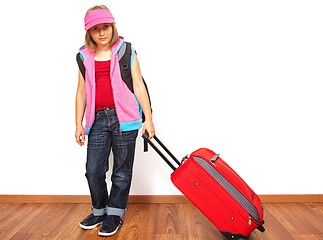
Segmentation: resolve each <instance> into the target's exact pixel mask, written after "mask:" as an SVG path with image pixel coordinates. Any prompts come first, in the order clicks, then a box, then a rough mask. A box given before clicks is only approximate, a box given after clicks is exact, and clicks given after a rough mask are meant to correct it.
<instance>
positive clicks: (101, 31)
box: [90, 23, 112, 46]
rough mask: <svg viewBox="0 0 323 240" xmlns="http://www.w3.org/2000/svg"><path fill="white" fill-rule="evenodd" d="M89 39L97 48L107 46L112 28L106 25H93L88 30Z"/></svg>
mask: <svg viewBox="0 0 323 240" xmlns="http://www.w3.org/2000/svg"><path fill="white" fill-rule="evenodd" d="M90 33H91V37H92V39H93V41H94V42H96V44H97V45H99V46H105V45H108V44H109V43H110V42H111V39H112V26H111V25H110V24H108V23H102V24H98V25H95V26H94V27H92V28H91V29H90Z"/></svg>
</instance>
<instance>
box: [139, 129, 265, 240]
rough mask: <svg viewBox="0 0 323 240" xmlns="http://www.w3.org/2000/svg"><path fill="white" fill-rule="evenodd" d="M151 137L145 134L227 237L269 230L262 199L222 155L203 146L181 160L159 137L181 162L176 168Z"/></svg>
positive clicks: (186, 191) (176, 179)
mask: <svg viewBox="0 0 323 240" xmlns="http://www.w3.org/2000/svg"><path fill="white" fill-rule="evenodd" d="M147 136H148V135H147V133H146V134H144V135H143V137H144V139H145V140H146V141H147V142H148V143H149V144H150V145H151V146H152V147H153V148H154V149H155V150H156V152H157V153H158V154H159V155H160V156H161V157H162V158H163V159H164V160H165V162H166V163H167V164H168V165H169V166H170V167H171V168H172V169H173V170H174V172H173V173H172V175H171V180H172V182H173V184H174V185H175V186H176V187H177V188H178V189H179V190H180V191H181V192H182V193H183V194H184V196H185V197H187V198H188V199H189V200H190V201H191V202H192V203H193V204H194V205H195V206H196V207H197V208H198V209H199V210H200V211H201V212H202V213H203V214H204V215H205V216H206V217H207V218H208V219H209V220H210V221H211V222H212V223H213V224H214V225H215V227H216V228H217V229H218V230H219V231H220V232H221V233H222V234H223V235H224V236H225V237H226V238H227V239H239V238H247V237H248V236H249V235H250V233H251V232H252V231H254V230H255V229H256V228H257V229H258V230H260V231H261V232H264V231H265V228H264V227H263V224H264V220H263V219H264V212H263V208H262V205H261V201H260V198H259V197H258V195H257V194H255V193H254V191H253V190H252V189H251V188H250V187H249V186H248V185H247V184H246V183H245V181H244V180H243V179H242V178H241V177H240V176H239V175H238V174H237V173H236V172H235V171H234V170H233V169H232V168H231V167H230V166H229V165H228V164H227V163H225V162H224V161H223V160H222V159H221V158H220V157H219V154H216V153H215V152H213V151H212V150H210V149H207V148H200V149H198V150H196V151H194V152H193V153H191V154H190V155H188V156H187V157H185V158H183V160H182V162H180V161H178V160H177V159H176V157H175V156H174V155H173V154H172V153H171V152H170V151H169V150H168V149H167V148H166V146H165V145H164V144H163V143H162V142H161V141H160V140H159V139H158V138H157V137H156V136H155V137H154V139H155V141H156V142H157V143H158V144H159V146H160V147H161V148H162V149H163V150H165V152H166V153H167V154H168V155H169V156H170V157H171V158H172V159H173V160H174V161H175V162H176V164H177V165H178V167H177V168H176V167H175V166H174V165H173V164H172V163H171V161H169V159H168V158H167V157H166V156H165V154H164V153H163V152H162V151H161V150H160V149H159V148H158V147H157V146H156V144H155V143H154V142H153V141H151V140H149V139H148V138H147Z"/></svg>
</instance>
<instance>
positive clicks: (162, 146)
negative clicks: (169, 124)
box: [142, 132, 181, 171]
mask: <svg viewBox="0 0 323 240" xmlns="http://www.w3.org/2000/svg"><path fill="white" fill-rule="evenodd" d="M142 137H143V138H144V139H145V141H146V142H148V143H149V145H150V146H152V148H153V149H154V150H155V151H156V152H157V153H158V154H159V156H161V157H162V158H163V159H164V161H165V162H166V163H167V164H168V166H170V167H171V168H172V169H173V170H174V171H175V170H176V169H177V167H175V166H174V164H172V163H171V161H170V160H169V159H168V158H167V157H166V156H165V154H163V153H162V152H161V150H160V149H159V148H158V147H157V146H156V145H155V144H154V143H153V142H152V141H151V140H150V139H149V134H148V133H147V132H145V133H144V134H143V135H142ZM154 139H155V140H156V142H157V143H158V144H159V146H160V147H161V148H162V149H164V150H165V152H166V153H167V154H168V155H169V156H170V157H171V158H172V159H173V160H174V161H175V162H176V164H177V165H178V166H180V165H181V163H180V161H178V159H177V158H176V157H175V156H174V155H173V154H172V153H171V152H170V151H169V150H168V148H167V147H166V146H165V145H164V144H163V143H162V141H160V140H159V138H158V137H157V136H156V135H155V136H154Z"/></svg>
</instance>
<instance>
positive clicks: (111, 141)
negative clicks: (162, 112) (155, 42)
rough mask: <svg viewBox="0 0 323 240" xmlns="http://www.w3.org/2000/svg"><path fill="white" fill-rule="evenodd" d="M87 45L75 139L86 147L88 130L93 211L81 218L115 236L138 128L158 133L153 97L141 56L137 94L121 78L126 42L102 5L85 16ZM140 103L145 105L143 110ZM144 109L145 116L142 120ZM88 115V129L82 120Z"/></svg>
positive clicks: (135, 66) (135, 70)
mask: <svg viewBox="0 0 323 240" xmlns="http://www.w3.org/2000/svg"><path fill="white" fill-rule="evenodd" d="M84 25H85V30H86V35H85V46H83V47H82V48H81V49H80V52H79V53H78V54H77V57H78V58H80V57H81V58H82V60H83V63H84V66H85V69H86V74H85V79H84V78H83V76H82V74H81V73H80V71H79V73H78V86H77V93H76V101H75V102H76V104H75V105H76V106H75V109H76V110H75V113H76V131H75V138H76V142H77V143H78V144H79V145H80V146H83V145H84V143H85V140H86V138H85V135H88V144H87V161H86V174H85V176H86V178H87V181H88V185H89V189H90V193H91V201H92V213H91V214H90V215H89V216H88V217H86V218H85V219H84V220H83V221H81V222H80V227H81V228H83V229H93V228H95V227H96V226H98V225H100V224H102V226H101V228H100V230H99V235H101V236H111V235H113V234H115V233H116V232H117V231H118V229H119V227H120V226H121V225H122V220H121V218H122V217H123V216H124V215H125V212H126V206H127V202H128V196H129V191H130V185H131V179H132V170H133V162H134V155H135V143H136V138H137V135H138V129H139V128H141V127H142V132H143V133H144V132H146V131H147V132H148V134H149V138H152V137H153V136H154V134H155V129H154V124H153V121H152V115H151V108H150V104H149V98H148V94H147V91H146V88H145V86H144V83H143V80H142V77H141V72H140V66H139V62H138V59H137V56H136V55H135V54H134V56H133V60H132V65H131V75H132V79H133V89H134V90H133V93H132V92H131V91H130V90H129V88H127V86H126V85H125V83H124V81H123V80H122V78H121V74H120V66H119V61H118V50H119V49H120V48H121V46H122V45H123V44H125V43H124V40H123V38H122V37H120V36H119V35H118V31H117V28H116V25H115V21H114V17H113V15H112V14H111V12H110V11H109V9H108V8H107V7H106V6H104V5H97V6H94V7H92V8H90V9H89V10H88V11H87V13H86V15H85V18H84ZM140 108H141V109H140ZM141 110H142V111H143V113H144V115H145V122H144V123H143V124H142V119H141ZM84 116H85V119H86V124H85V128H84V127H83V125H82V121H83V117H84ZM111 150H112V152H113V157H114V159H113V167H112V176H111V182H112V186H111V189H110V194H109V193H108V189H107V184H106V172H107V171H108V170H109V166H108V158H109V155H110V152H111Z"/></svg>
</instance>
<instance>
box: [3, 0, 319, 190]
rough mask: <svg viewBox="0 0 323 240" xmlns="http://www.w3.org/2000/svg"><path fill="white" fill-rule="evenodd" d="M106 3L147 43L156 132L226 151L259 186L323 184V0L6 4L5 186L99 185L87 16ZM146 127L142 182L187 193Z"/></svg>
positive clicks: (177, 147) (178, 146)
mask: <svg viewBox="0 0 323 240" xmlns="http://www.w3.org/2000/svg"><path fill="white" fill-rule="evenodd" d="M95 4H106V5H107V6H108V7H109V8H110V10H111V11H112V13H113V14H114V16H115V18H116V21H117V26H118V30H119V33H120V35H123V36H124V37H125V38H126V40H128V41H131V42H132V43H133V45H134V47H135V48H136V50H137V52H138V57H139V60H140V63H141V69H142V73H143V75H144V77H145V79H146V81H147V83H148V86H149V90H150V94H151V98H152V105H153V111H154V121H155V126H156V130H157V134H158V136H159V137H160V139H162V140H163V141H164V142H165V143H166V145H167V146H169V148H170V150H172V151H173V152H174V154H175V155H176V156H178V157H179V158H182V157H183V156H184V155H186V154H188V153H190V152H192V151H194V150H195V149H196V148H199V147H208V148H211V149H213V150H214V151H216V152H218V153H220V154H221V156H222V158H223V159H224V160H226V161H227V162H228V163H229V164H230V165H231V166H232V167H233V168H234V169H235V170H236V171H237V172H238V173H239V174H240V175H241V176H242V177H243V178H244V179H245V180H246V182H247V183H248V184H249V185H250V186H251V187H252V188H253V189H254V190H255V191H256V192H257V193H259V194H322V193H323V181H322V180H323V179H322V168H321V163H322V160H323V151H322V147H323V137H322V136H323V124H322V122H323V113H322V103H323V94H322V84H321V82H322V80H323V71H322V65H323V57H322V56H323V44H322V42H323V32H322V27H323V26H322V25H323V15H322V12H323V3H322V1H315V0H306V1H305V0H304V1H300V0H296V1H295V0H293V1H286V0H279V1H278V0H272V1H211V0H208V1H206V0H201V1H190V0H185V1H184V0H177V1H173V0H172V1H171V0H164V1H148V0H136V1H133V0H125V1H120V0H119V1H118V0H111V1H99V2H97V1H90V0H88V1H76V0H70V1H60V0H58V1H46V3H44V1H40V0H30V1H22V0H17V1H15V2H14V4H12V3H11V2H9V1H2V2H1V3H0V9H1V14H0V20H1V32H2V33H1V38H0V43H1V47H2V49H1V75H2V76H1V87H0V89H1V90H0V104H1V108H0V109H1V117H0V126H1V138H0V147H1V151H0V169H1V174H0V194H63V195H65V194H89V192H88V187H87V182H86V179H85V176H84V172H85V155H86V148H85V147H82V148H81V147H79V146H78V145H77V144H76V143H75V140H74V130H75V127H74V99H75V92H76V86H77V64H76V61H75V54H76V53H77V51H78V48H79V47H80V46H81V45H82V44H83V38H84V29H83V17H84V14H85V12H86V10H87V9H88V8H89V7H91V6H93V5H95ZM170 174H171V169H170V168H169V167H168V166H167V165H166V164H164V163H163V162H162V160H161V158H159V157H158V156H157V154H156V153H154V151H153V150H152V149H151V150H150V151H149V152H148V153H143V152H142V140H141V138H140V137H138V147H137V156H136V162H135V169H134V179H133V185H132V190H131V194H148V195H150V194H151V195H155V194H158V195H168V194H170V195H173V194H179V192H178V191H177V190H176V188H175V187H174V186H173V185H172V183H171V181H170Z"/></svg>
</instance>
